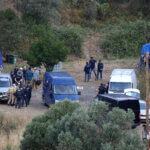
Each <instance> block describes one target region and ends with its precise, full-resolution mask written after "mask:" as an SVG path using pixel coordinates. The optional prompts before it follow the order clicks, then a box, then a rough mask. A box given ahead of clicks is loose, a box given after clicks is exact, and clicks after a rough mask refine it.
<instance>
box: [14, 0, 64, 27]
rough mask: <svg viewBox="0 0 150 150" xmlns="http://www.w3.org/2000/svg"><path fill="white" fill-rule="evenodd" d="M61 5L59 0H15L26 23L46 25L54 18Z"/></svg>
mask: <svg viewBox="0 0 150 150" xmlns="http://www.w3.org/2000/svg"><path fill="white" fill-rule="evenodd" d="M61 5H62V3H61V1H59V0H42V1H41V0H40V1H37V0H23V1H20V0H16V7H17V9H18V10H20V11H21V12H22V13H23V20H24V21H25V22H26V23H27V24H28V23H29V24H35V23H36V24H45V25H46V24H47V23H49V21H52V19H53V20H56V17H57V16H58V14H59V11H60V10H59V9H60V8H61V7H60V6H61ZM51 23H53V22H51Z"/></svg>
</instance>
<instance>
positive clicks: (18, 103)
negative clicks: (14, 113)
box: [14, 84, 22, 109]
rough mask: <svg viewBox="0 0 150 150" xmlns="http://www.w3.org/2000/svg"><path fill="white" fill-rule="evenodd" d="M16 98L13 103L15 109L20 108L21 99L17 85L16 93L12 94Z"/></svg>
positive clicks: (20, 91)
mask: <svg viewBox="0 0 150 150" xmlns="http://www.w3.org/2000/svg"><path fill="white" fill-rule="evenodd" d="M14 95H15V97H16V103H15V108H17V107H18V108H19V109H20V108H21V98H22V89H21V88H20V85H19V84H18V88H17V90H16V92H15V93H14Z"/></svg>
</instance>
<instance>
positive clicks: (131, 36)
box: [102, 21, 150, 58]
mask: <svg viewBox="0 0 150 150" xmlns="http://www.w3.org/2000/svg"><path fill="white" fill-rule="evenodd" d="M109 28H110V26H109ZM149 29H150V22H145V21H138V22H135V23H126V24H123V25H119V26H116V27H115V28H114V27H113V28H112V30H111V29H110V31H109V32H108V34H106V35H105V37H104V39H103V42H102V48H103V52H104V56H105V57H111V56H115V57H117V58H124V57H137V56H139V55H140V52H141V47H142V45H143V44H145V43H149V42H150V30H149Z"/></svg>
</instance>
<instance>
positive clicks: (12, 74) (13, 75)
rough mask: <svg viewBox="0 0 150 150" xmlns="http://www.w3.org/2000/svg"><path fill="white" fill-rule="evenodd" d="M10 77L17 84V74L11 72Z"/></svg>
mask: <svg viewBox="0 0 150 150" xmlns="http://www.w3.org/2000/svg"><path fill="white" fill-rule="evenodd" d="M10 76H11V79H12V82H13V84H15V78H16V76H15V74H14V72H13V71H11V73H10Z"/></svg>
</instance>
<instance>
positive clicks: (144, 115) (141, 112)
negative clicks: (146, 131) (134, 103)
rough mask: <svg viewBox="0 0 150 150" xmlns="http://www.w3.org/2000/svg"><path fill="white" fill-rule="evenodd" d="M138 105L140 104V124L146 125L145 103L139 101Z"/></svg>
mask: <svg viewBox="0 0 150 150" xmlns="http://www.w3.org/2000/svg"><path fill="white" fill-rule="evenodd" d="M139 103H140V115H141V117H140V118H141V123H146V102H145V101H144V100H139ZM149 119H150V108H149Z"/></svg>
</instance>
